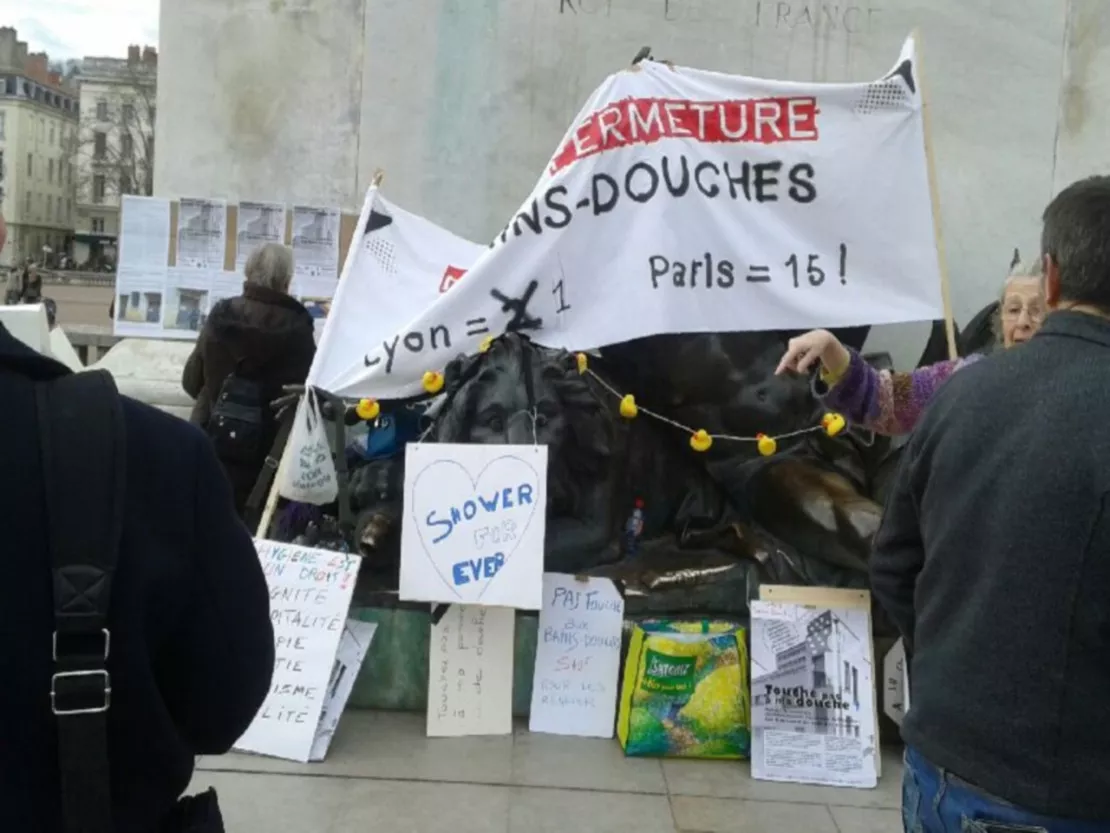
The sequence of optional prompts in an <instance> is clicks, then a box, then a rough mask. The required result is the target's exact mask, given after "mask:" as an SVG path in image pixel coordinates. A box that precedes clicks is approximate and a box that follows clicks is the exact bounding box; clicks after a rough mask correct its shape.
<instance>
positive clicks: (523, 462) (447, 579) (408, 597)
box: [399, 443, 547, 610]
mask: <svg viewBox="0 0 1110 833" xmlns="http://www.w3.org/2000/svg"><path fill="white" fill-rule="evenodd" d="M546 507H547V446H544V445H540V446H531V445H520V446H518V445H452V444H448V443H410V444H409V445H407V446H406V447H405V514H404V521H403V523H402V526H401V581H400V588H399V596H400V598H401V600H402V601H406V602H443V603H446V604H457V603H463V604H483V605H501V606H504V607H516V608H524V609H527V610H538V609H539V608H540V605H541V601H542V595H543V578H542V577H543V552H544V551H543V545H544V534H545V531H546V526H547V520H546Z"/></svg>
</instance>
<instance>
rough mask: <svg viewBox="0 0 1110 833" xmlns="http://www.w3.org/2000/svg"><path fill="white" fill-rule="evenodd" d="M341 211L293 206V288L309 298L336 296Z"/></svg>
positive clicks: (298, 293)
mask: <svg viewBox="0 0 1110 833" xmlns="http://www.w3.org/2000/svg"><path fill="white" fill-rule="evenodd" d="M340 219H341V215H340V212H339V209H338V208H314V207H311V206H306V205H295V206H293V289H292V293H293V294H294V295H298V296H306V297H310V298H328V299H330V298H331V297H332V296H333V295H335V287H336V284H337V283H338V282H339V223H340Z"/></svg>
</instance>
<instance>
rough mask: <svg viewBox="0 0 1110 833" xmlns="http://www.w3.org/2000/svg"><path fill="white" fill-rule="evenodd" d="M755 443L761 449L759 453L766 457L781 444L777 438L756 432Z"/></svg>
mask: <svg viewBox="0 0 1110 833" xmlns="http://www.w3.org/2000/svg"><path fill="white" fill-rule="evenodd" d="M755 445H756V448H758V449H759V453H760V454H762V455H763V456H764V457H770V456H771V455H772V454H774V453H775V451H777V450H778V447H779V444H778V443H777V442H775V438H774V437H768V436H767V435H766V434H756V435H755Z"/></svg>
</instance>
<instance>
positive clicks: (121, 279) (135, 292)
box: [112, 262, 168, 338]
mask: <svg viewBox="0 0 1110 833" xmlns="http://www.w3.org/2000/svg"><path fill="white" fill-rule="evenodd" d="M167 272H168V269H167V267H166V266H165V265H163V266H157V267H156V266H149V267H143V266H136V267H131V266H124V265H123V264H122V262H121V264H120V268H119V270H118V271H117V272H116V295H115V298H114V302H115V310H114V312H115V315H114V318H113V321H112V332H113V334H114V335H117V336H135V337H138V338H157V337H158V336H160V335H161V333H162V305H163V303H164V298H165V294H166V274H167Z"/></svg>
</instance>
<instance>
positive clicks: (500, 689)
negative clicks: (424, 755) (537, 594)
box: [428, 605, 516, 737]
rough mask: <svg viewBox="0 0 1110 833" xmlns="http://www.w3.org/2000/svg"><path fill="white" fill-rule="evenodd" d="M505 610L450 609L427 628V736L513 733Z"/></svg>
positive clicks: (509, 625)
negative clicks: (430, 629) (435, 623)
mask: <svg viewBox="0 0 1110 833" xmlns="http://www.w3.org/2000/svg"><path fill="white" fill-rule="evenodd" d="M515 625H516V613H515V611H513V610H511V609H510V608H506V607H484V606H480V605H451V607H450V608H449V609H448V611H447V613H446V614H445V615H444V616H443V618H442V619H440V621H439V624H437V625H432V641H431V650H430V651H429V654H430V657H429V669H428V736H429V737H461V736H464V735H507V734H509V733H510V732H512V730H513V629H514V627H515Z"/></svg>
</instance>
